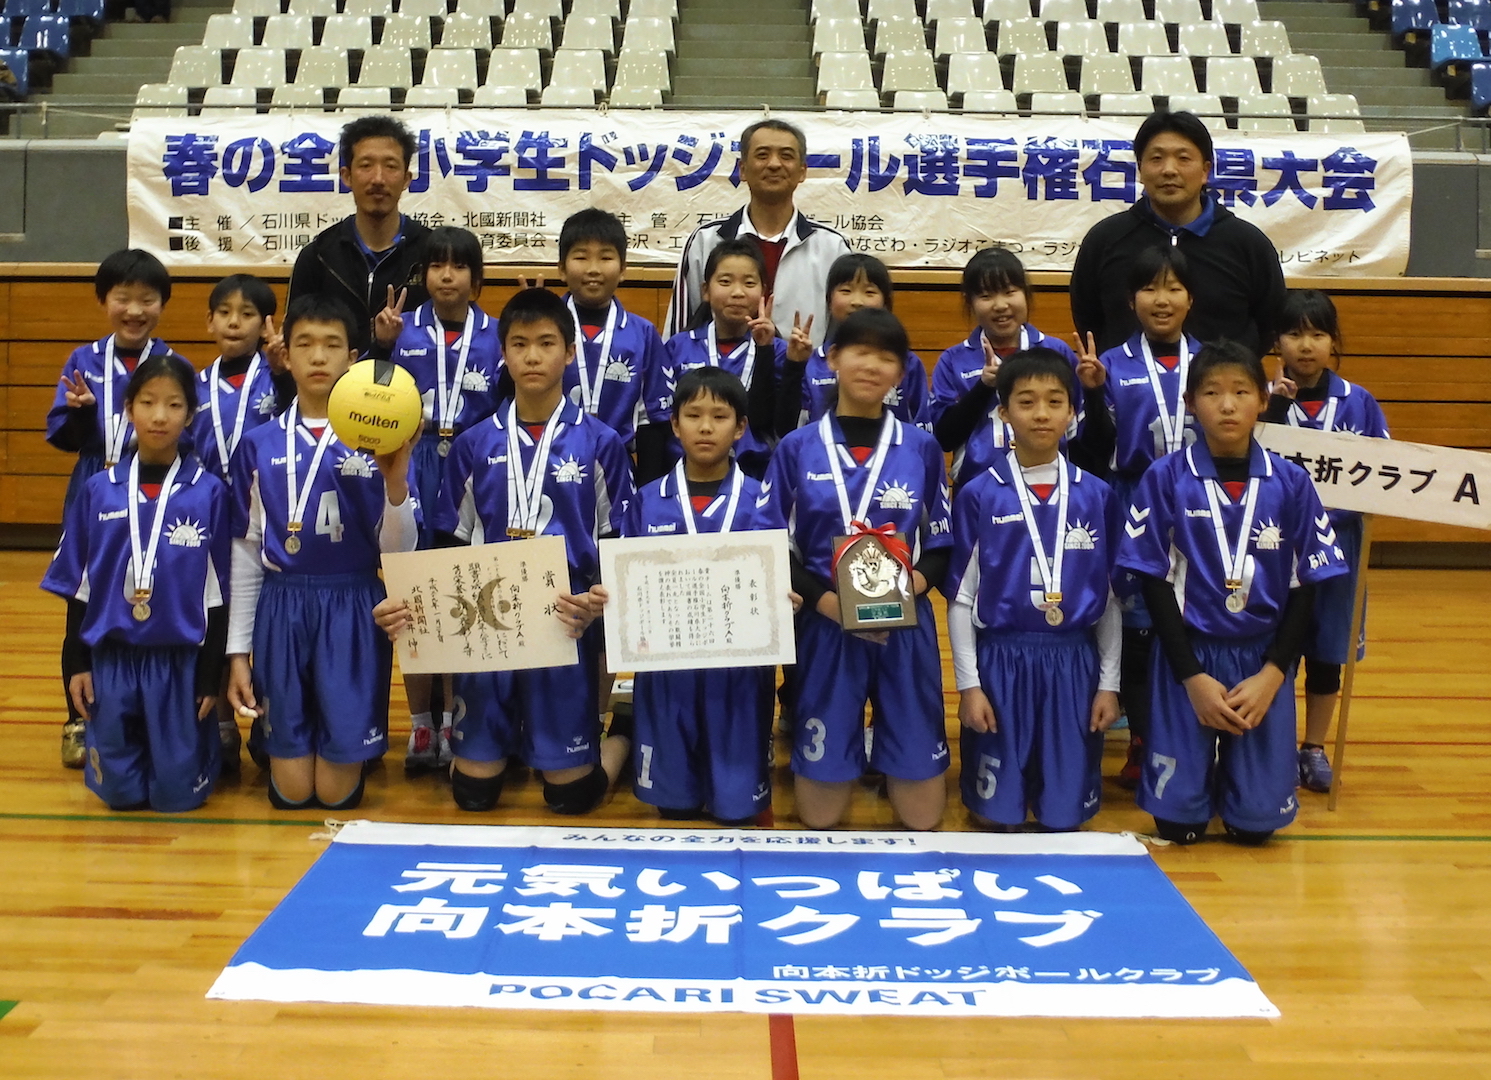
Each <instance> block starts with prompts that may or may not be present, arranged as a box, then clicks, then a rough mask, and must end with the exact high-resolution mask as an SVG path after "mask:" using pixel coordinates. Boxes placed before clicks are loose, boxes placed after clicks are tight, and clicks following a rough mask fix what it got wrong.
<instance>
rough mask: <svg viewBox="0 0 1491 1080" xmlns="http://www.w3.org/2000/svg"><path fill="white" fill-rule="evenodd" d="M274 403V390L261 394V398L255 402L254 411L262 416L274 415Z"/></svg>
mask: <svg viewBox="0 0 1491 1080" xmlns="http://www.w3.org/2000/svg"><path fill="white" fill-rule="evenodd" d="M274 405H275V400H274V392H273V391H270V392H268V393H264V394H260V395H259V400H258V401H256V402H254V412H256V413H258V414H259V415H260V416H273V415H274Z"/></svg>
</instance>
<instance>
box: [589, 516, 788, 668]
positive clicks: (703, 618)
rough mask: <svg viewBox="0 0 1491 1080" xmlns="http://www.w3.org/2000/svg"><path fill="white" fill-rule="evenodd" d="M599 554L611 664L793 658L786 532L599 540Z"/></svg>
mask: <svg viewBox="0 0 1491 1080" xmlns="http://www.w3.org/2000/svg"><path fill="white" fill-rule="evenodd" d="M600 558H601V581H603V582H604V583H605V586H606V589H607V590H608V591H609V592H610V594H611V599H610V602H609V603H608V604H607V605H606V619H605V622H606V664H607V666H608V667H609V668H610V669H611V670H612V671H675V670H678V669H681V668H718V667H757V666H760V667H769V666H775V665H776V664H791V663H795V662H796V660H797V642H796V640H795V639H794V637H793V634H792V603H791V601H790V600H789V599H788V596H787V594H788V592H789V591H790V590H791V587H792V575H791V570H790V569H789V568H788V565H787V531H786V530H785V529H766V530H761V531H753V532H739V533H735V532H731V533H704V534H700V535H697V536H668V537H662V536H648V537H636V538H633V539H627V540H602V541H601V542H600Z"/></svg>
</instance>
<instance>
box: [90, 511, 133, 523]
mask: <svg viewBox="0 0 1491 1080" xmlns="http://www.w3.org/2000/svg"><path fill="white" fill-rule="evenodd" d="M123 517H129V511H128V510H106V511H104V512H103V513H100V514H99V515H98V520H99V521H118V520H119V519H120V518H123Z"/></svg>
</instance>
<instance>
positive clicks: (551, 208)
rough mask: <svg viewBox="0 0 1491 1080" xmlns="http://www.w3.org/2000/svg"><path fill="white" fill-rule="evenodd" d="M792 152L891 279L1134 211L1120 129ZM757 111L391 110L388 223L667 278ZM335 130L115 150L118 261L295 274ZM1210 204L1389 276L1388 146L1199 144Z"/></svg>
mask: <svg viewBox="0 0 1491 1080" xmlns="http://www.w3.org/2000/svg"><path fill="white" fill-rule="evenodd" d="M773 115H774V116H779V117H780V118H782V119H786V120H790V121H791V122H793V123H795V124H797V125H799V126H800V127H801V128H802V129H803V130H804V132H805V133H806V136H807V140H808V151H809V153H808V165H809V172H808V180H807V181H806V183H805V184H804V186H803V187H802V189H801V190H799V191H798V193H797V205H798V207H799V208H800V209H802V210H803V212H805V213H807V214H809V215H811V216H812V217H813V218H815V219H816V220H819V221H822V222H824V223H825V224H828V225H831V226H833V227H834V228H836V229H838V230H839V231H840V232H842V233H843V234H844V237H845V239H846V240H847V241H848V242H849V244H850V246H851V247H852V248H853V249H854V250H857V251H865V252H869V253H871V254H874V255H876V256H878V257H879V258H880V259H881V260H883V261H884V262H885V263H887V264H888V265H891V266H901V267H961V266H963V264H964V263H966V262H967V261H968V258H969V256H970V255H971V254H972V253H973V252H974V251H977V250H978V249H980V248H983V247H987V246H990V245H991V244H998V245H1001V246H1004V247H1008V248H1010V249H1011V250H1013V251H1014V252H1016V253H1017V254H1018V255H1019V256H1020V258H1021V260H1022V261H1023V262H1024V263H1025V266H1026V267H1027V268H1028V269H1031V270H1069V269H1070V268H1071V265H1072V261H1073V258H1074V257H1075V255H1076V251H1077V247H1078V245H1079V244H1080V243H1081V240H1082V237H1083V235H1084V234H1085V233H1086V231H1087V229H1088V228H1089V227H1090V226H1092V225H1093V224H1095V223H1096V222H1098V221H1100V220H1101V219H1102V218H1104V217H1106V216H1107V215H1109V214H1111V213H1115V212H1117V211H1120V210H1123V209H1124V208H1125V207H1127V206H1129V205H1131V204H1132V203H1133V202H1134V201H1135V199H1136V198H1137V197H1138V195H1139V194H1140V190H1141V189H1140V188H1139V186H1138V183H1137V178H1136V167H1135V164H1134V158H1133V150H1132V145H1131V140H1132V137H1133V134H1134V130H1135V128H1136V127H1137V126H1138V121H1137V119H1136V120H1131V121H1125V122H1111V121H1103V120H1089V119H1084V118H1082V117H1032V118H1029V119H1018V118H1008V119H1006V118H996V117H989V116H977V115H971V114H970V115H964V114H950V113H941V114H932V115H930V116H924V115H922V114H919V113H910V112H905V113H884V114H877V113H840V112H824V113H802V114H790V113H780V114H773ZM758 116H759V114H756V113H751V112H744V111H741V112H702V111H701V112H693V111H678V112H675V111H671V110H670V111H667V112H664V111H662V110H615V111H612V112H609V113H605V114H602V113H600V112H597V111H595V110H590V109H585V110H580V109H573V110H571V109H545V110H543V111H542V112H536V111H533V110H528V109H513V110H459V111H451V112H446V111H428V112H426V111H420V110H410V111H406V112H402V113H400V114H399V117H400V118H401V119H402V120H403V121H404V123H406V124H407V125H409V127H410V128H411V129H412V130H413V131H414V133H415V134H416V135H417V137H418V140H419V149H418V152H417V154H416V156H415V160H414V162H413V171H414V181H413V183H412V184H411V185H410V187H409V191H408V193H407V194H406V196H405V198H404V201H403V203H402V204H401V205H402V208H403V210H404V212H405V213H407V214H409V215H411V216H412V217H414V218H415V219H417V220H419V221H422V222H425V223H427V224H430V225H436V224H443V225H459V226H462V227H465V228H468V229H471V230H472V231H473V232H475V233H476V234H477V235H478V236H479V237H480V239H481V243H482V247H483V249H484V251H485V252H486V253H487V261H488V262H492V263H503V262H507V263H548V264H553V263H554V262H556V261H557V253H556V244H557V241H558V236H559V228H560V226H561V225H562V224H563V222H564V219H565V218H566V217H568V216H569V215H570V214H572V213H574V212H575V211H577V210H580V209H583V208H585V207H588V206H597V207H600V208H602V209H606V210H610V211H612V212H613V213H616V214H617V215H619V216H621V217H622V220H623V222H624V223H625V225H626V227H627V234H628V237H629V243H630V247H631V250H630V251H629V253H628V254H629V257H630V258H631V260H632V261H634V262H648V263H674V262H676V261H677V260H678V258H679V255H680V252H681V251H682V249H683V245H684V241H685V240H686V239H687V238H688V235H689V233H690V231H691V230H692V229H694V228H695V227H696V226H697V225H699V224H700V223H701V222H705V221H711V220H714V219H716V218H720V217H724V216H726V215H728V214H730V213H733V212H734V211H735V210H737V209H739V208H740V206H741V205H743V204H744V202H745V201H746V192H745V189H744V187H743V186H742V185H741V183H740V177H739V152H738V149H737V143H738V139H739V134H740V131H741V130H742V129H743V128H744V127H745V126H746V125H747V124H749V123H750V122H752V121H753V120H755V119H757V118H758ZM342 122H343V121H342V118H340V117H338V116H336V115H325V114H321V113H306V114H271V115H268V116H253V117H249V118H245V119H236V118H228V117H223V116H213V117H211V118H188V117H154V118H150V119H142V120H136V121H135V122H134V124H133V125H131V128H130V136H129V166H128V192H129V222H130V244H131V246H133V247H142V248H145V249H147V250H149V251H151V252H153V253H155V254H156V255H158V256H160V257H161V258H162V259H163V260H165V262H166V263H167V265H169V266H171V267H172V268H181V269H186V268H192V267H210V266H229V265H231V266H235V267H238V266H254V265H261V266H270V265H276V264H285V263H289V262H293V261H294V259H295V256H296V253H297V252H298V251H299V250H300V248H302V247H304V246H305V245H306V244H307V243H309V242H310V240H311V239H312V237H314V236H315V235H316V234H317V233H318V232H320V231H321V230H322V229H324V228H326V227H327V226H328V225H330V224H332V223H333V222H335V221H337V220H339V219H340V218H343V217H345V216H346V215H348V214H350V213H351V212H352V200H351V198H350V196H349V195H347V194H346V193H345V191H344V190H341V189H339V182H338V179H337V167H336V166H337V157H336V143H337V137H338V134H339V132H340V128H341V124H342ZM1212 186H1213V187H1214V188H1215V189H1216V191H1217V192H1218V195H1219V197H1220V199H1221V200H1222V202H1223V203H1224V204H1226V205H1227V206H1229V207H1230V208H1231V209H1233V210H1234V211H1236V212H1237V213H1238V214H1239V215H1241V216H1242V217H1244V218H1246V219H1248V220H1249V221H1252V222H1253V223H1254V224H1256V225H1258V226H1259V227H1260V228H1262V229H1263V230H1264V232H1266V233H1267V234H1268V236H1269V237H1270V238H1271V239H1272V240H1273V242H1274V245H1275V247H1277V248H1278V250H1279V256H1280V260H1281V261H1282V262H1283V264H1284V269H1285V271H1286V273H1289V274H1291V275H1298V276H1332V275H1359V276H1379V277H1380V276H1390V275H1396V274H1401V273H1402V272H1403V270H1404V268H1405V267H1406V266H1407V261H1408V239H1409V209H1410V205H1411V203H1412V198H1413V163H1412V160H1411V157H1410V154H1409V149H1408V140H1407V138H1406V136H1404V135H1402V134H1383V133H1356V134H1336V135H1328V134H1318V133H1311V134H1294V135H1276V134H1268V135H1263V134H1251V133H1244V132H1228V133H1226V134H1225V135H1222V136H1220V137H1219V141H1218V142H1217V145H1216V157H1215V162H1214V168H1213V173H1212Z"/></svg>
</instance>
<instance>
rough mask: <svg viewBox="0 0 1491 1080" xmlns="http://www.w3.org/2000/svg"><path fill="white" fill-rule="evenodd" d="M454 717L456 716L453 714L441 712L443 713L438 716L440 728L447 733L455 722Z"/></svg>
mask: <svg viewBox="0 0 1491 1080" xmlns="http://www.w3.org/2000/svg"><path fill="white" fill-rule="evenodd" d="M455 716H456V714H455V713H450V712H443V713H441V714H440V726H441V727H442V728H445V729H446V730H447V731H449V730H450V727H451V725H452V724H454V723H455V722H456V720H455Z"/></svg>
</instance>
